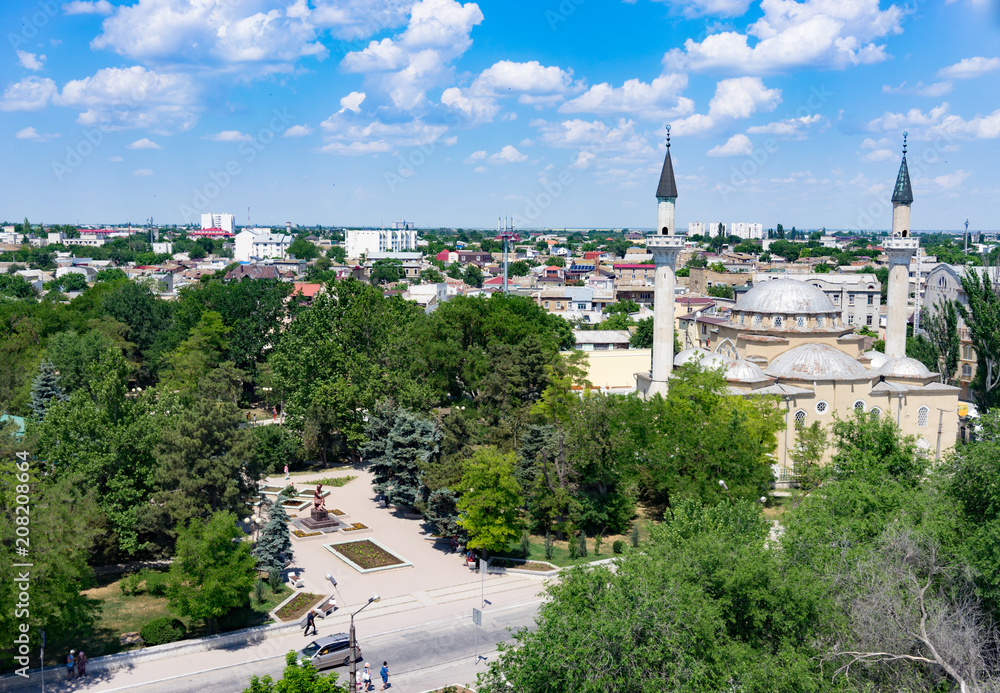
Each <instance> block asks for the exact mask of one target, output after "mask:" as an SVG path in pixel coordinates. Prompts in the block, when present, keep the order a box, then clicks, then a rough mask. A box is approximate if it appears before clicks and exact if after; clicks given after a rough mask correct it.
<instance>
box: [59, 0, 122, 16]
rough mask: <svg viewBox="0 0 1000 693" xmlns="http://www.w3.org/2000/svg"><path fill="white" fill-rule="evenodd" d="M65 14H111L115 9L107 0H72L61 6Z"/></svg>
mask: <svg viewBox="0 0 1000 693" xmlns="http://www.w3.org/2000/svg"><path fill="white" fill-rule="evenodd" d="M62 8H63V12H65V13H66V14H111V13H112V12H114V11H115V7H114V5H112V4H111V3H110V2H108V0H96V2H87V1H86V0H73V2H68V3H66V4H65V5H63V6H62Z"/></svg>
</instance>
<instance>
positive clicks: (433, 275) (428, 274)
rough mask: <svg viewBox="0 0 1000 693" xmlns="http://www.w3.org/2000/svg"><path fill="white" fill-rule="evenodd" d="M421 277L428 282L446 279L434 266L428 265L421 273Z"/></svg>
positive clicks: (435, 282)
mask: <svg viewBox="0 0 1000 693" xmlns="http://www.w3.org/2000/svg"><path fill="white" fill-rule="evenodd" d="M420 278H421V279H423V280H424V281H425V282H427V283H428V284H439V283H441V282H443V281H444V275H443V274H441V272H440V271H438V270H437V269H435V268H433V267H428V268H427V269H425V270H424V271H423V272H421V273H420Z"/></svg>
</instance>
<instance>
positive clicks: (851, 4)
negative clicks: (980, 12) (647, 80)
mask: <svg viewBox="0 0 1000 693" xmlns="http://www.w3.org/2000/svg"><path fill="white" fill-rule="evenodd" d="M760 6H761V9H762V10H763V12H764V16H763V17H761V18H760V19H758V20H757V21H756V22H754V23H753V24H751V25H750V26H748V27H747V29H746V33H745V34H742V33H739V32H737V31H723V32H719V33H716V34H711V35H709V36H708V37H706V38H705V39H704V40H703V41H701V42H700V43H699V42H696V41H694V40H692V39H688V40H686V41H685V42H684V48H683V49H680V48H674V49H672V50H671V51H669V52H668V53H667V54H666V55H665V56H664V62H665V63H666V64H667V66H668V67H670V68H671V69H673V70H676V71H681V70H684V69H691V70H708V69H731V70H739V71H740V72H742V73H744V74H746V73H751V74H754V73H757V74H761V73H769V72H773V71H777V70H784V69H788V68H794V67H805V66H812V67H823V68H832V69H843V68H845V67H849V66H851V65H859V64H869V63H876V62H881V61H883V60H885V59H887V58H888V55H887V54H886V52H885V46H884V45H878V44H876V43H874V42H873V41H874V40H876V39H880V38H883V37H885V36H888V35H890V34H898V33H901V32H902V27H901V21H902V18H903V15H904V12H903V10H902V9H901V8H900V7H897V6H896V5H890V6H889V7H888V8H887V9H886V10H881V9H879V0H804V1H803V2H789V1H788V0H762V1H761V3H760ZM751 39H753V41H752V42H753V45H751Z"/></svg>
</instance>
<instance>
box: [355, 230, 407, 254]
mask: <svg viewBox="0 0 1000 693" xmlns="http://www.w3.org/2000/svg"><path fill="white" fill-rule="evenodd" d="M344 250H345V251H346V252H347V257H349V258H359V257H361V256H362V255H370V254H372V253H398V252H404V251H415V250H417V232H416V231H414V230H413V228H412V227H411V228H409V229H349V230H348V231H347V233H346V234H345V240H344Z"/></svg>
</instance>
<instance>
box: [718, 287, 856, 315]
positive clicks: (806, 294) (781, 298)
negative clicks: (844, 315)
mask: <svg viewBox="0 0 1000 693" xmlns="http://www.w3.org/2000/svg"><path fill="white" fill-rule="evenodd" d="M734 310H736V311H737V312H739V311H742V312H745V313H767V314H776V315H818V314H824V313H837V312H838V311H837V309H836V308H835V307H834V305H833V303H832V302H831V301H830V299H829V298H827V296H826V294H824V293H823V292H822V291H821V290H819V289H817V288H816V287H815V286H813V285H812V284H806V283H805V282H800V281H798V280H797V279H771V280H770V281H765V282H761V283H760V284H757V286H755V287H753V288H752V289H750V290H749V291H747V292H746V293H745V294H743V296H742V297H741V298H740V300H739V301H737V302H736V307H735V309H734Z"/></svg>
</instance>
